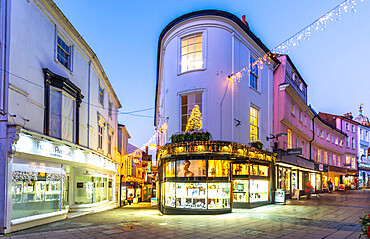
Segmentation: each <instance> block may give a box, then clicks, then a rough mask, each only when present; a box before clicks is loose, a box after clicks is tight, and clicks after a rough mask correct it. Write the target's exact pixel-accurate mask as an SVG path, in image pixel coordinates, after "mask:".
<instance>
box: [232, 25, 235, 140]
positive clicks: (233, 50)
mask: <svg viewBox="0 0 370 239" xmlns="http://www.w3.org/2000/svg"><path fill="white" fill-rule="evenodd" d="M231 36H232V38H231V50H232V52H231V70H232V72H235V59H234V58H235V34H234V32H233V33H232V34H231ZM234 85H235V84H234V82H232V85H231V142H234V114H235V110H234Z"/></svg>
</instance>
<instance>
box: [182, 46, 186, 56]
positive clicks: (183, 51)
mask: <svg viewBox="0 0 370 239" xmlns="http://www.w3.org/2000/svg"><path fill="white" fill-rule="evenodd" d="M187 53H188V47H187V46H185V47H182V48H181V55H186V54H187Z"/></svg>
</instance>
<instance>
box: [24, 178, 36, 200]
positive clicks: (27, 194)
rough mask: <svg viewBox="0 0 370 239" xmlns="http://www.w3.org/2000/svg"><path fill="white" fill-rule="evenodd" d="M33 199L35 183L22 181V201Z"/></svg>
mask: <svg viewBox="0 0 370 239" xmlns="http://www.w3.org/2000/svg"><path fill="white" fill-rule="evenodd" d="M33 201H35V183H34V182H24V184H23V202H33Z"/></svg>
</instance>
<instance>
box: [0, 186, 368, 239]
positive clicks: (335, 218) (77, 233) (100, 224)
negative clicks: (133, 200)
mask: <svg viewBox="0 0 370 239" xmlns="http://www.w3.org/2000/svg"><path fill="white" fill-rule="evenodd" d="M364 211H367V212H370V191H346V192H335V193H326V194H320V195H319V196H318V197H313V198H312V199H311V200H306V199H301V200H288V201H287V204H286V205H267V206H263V207H259V208H254V209H234V210H233V212H232V213H229V214H223V215H209V216H208V215H196V216H194V215H192V216H190V215H189V216H184V215H162V214H160V213H159V212H158V210H157V209H155V208H151V206H150V204H149V203H140V204H135V205H130V206H126V207H123V208H118V209H113V210H109V211H105V212H100V213H95V214H89V215H84V216H80V217H75V218H69V219H66V220H63V221H59V222H55V223H51V224H48V225H43V226H39V227H35V228H31V229H28V230H24V231H20V232H16V233H13V234H8V235H5V236H4V237H2V238H1V239H4V238H58V239H62V238H68V239H69V238H99V239H104V238H179V239H185V238H189V239H195V238H358V234H359V232H360V224H359V223H358V221H359V217H360V216H362V214H363V212H364Z"/></svg>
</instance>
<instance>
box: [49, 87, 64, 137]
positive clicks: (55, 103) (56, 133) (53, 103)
mask: <svg viewBox="0 0 370 239" xmlns="http://www.w3.org/2000/svg"><path fill="white" fill-rule="evenodd" d="M61 111H62V93H61V92H58V91H55V90H50V129H49V130H50V132H49V134H50V136H52V137H56V138H60V136H61V128H60V127H61V125H60V121H61Z"/></svg>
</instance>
